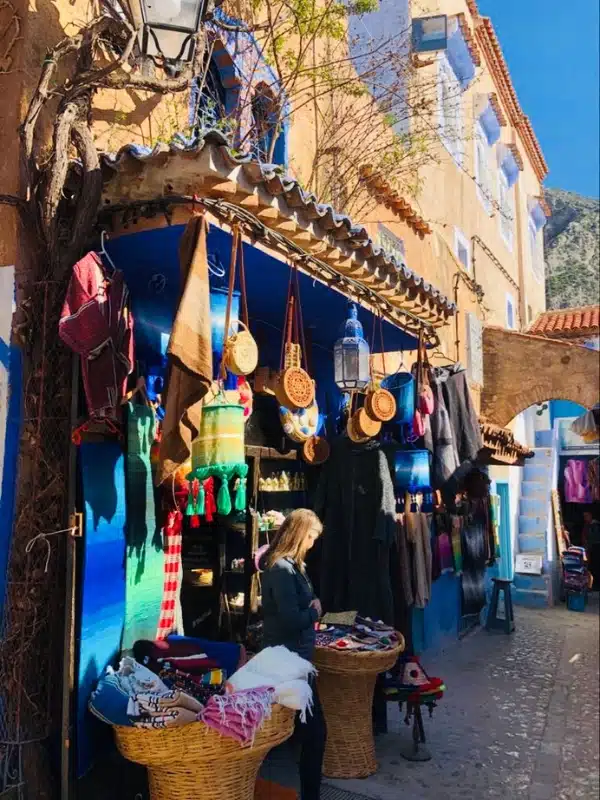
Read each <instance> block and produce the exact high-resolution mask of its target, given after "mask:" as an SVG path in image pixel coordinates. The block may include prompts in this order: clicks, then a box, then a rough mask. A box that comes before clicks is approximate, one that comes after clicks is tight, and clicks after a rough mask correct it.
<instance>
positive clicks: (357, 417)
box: [352, 408, 381, 439]
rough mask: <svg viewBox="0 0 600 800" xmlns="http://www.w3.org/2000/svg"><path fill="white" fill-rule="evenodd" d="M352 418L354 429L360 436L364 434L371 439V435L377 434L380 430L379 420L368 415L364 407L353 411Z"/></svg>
mask: <svg viewBox="0 0 600 800" xmlns="http://www.w3.org/2000/svg"><path fill="white" fill-rule="evenodd" d="M352 418H353V420H354V430H355V431H356V433H357V434H358V436H359V437H361V438H362V437H364V436H366V437H367V439H372V438H373V436H377V434H378V433H380V431H381V422H380V421H379V420H376V419H373V418H372V417H370V416H369V415H368V414H367V410H366V409H365V408H359V409H358V411H355V412H354V414H353V415H352Z"/></svg>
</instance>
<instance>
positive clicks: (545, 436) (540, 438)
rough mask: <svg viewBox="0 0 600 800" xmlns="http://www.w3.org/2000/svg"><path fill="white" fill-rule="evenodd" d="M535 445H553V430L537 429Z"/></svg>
mask: <svg viewBox="0 0 600 800" xmlns="http://www.w3.org/2000/svg"><path fill="white" fill-rule="evenodd" d="M535 446H536V447H552V431H536V432H535Z"/></svg>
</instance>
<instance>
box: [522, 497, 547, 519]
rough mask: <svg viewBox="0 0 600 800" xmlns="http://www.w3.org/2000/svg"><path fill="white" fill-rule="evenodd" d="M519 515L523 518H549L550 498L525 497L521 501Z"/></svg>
mask: <svg viewBox="0 0 600 800" xmlns="http://www.w3.org/2000/svg"><path fill="white" fill-rule="evenodd" d="M519 514H520V516H523V517H547V515H548V498H547V497H543V498H542V497H536V496H535V495H532V496H524V497H521V499H520V500H519Z"/></svg>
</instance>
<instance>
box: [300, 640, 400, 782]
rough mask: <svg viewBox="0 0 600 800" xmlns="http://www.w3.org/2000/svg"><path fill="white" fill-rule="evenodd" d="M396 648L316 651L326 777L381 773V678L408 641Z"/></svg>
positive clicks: (322, 649)
mask: <svg viewBox="0 0 600 800" xmlns="http://www.w3.org/2000/svg"><path fill="white" fill-rule="evenodd" d="M398 636H399V637H400V638H399V642H398V644H397V645H396V647H394V648H393V649H391V650H376V651H367V652H360V651H340V650H334V649H333V648H331V647H317V648H316V649H315V655H314V663H315V666H316V667H317V669H318V670H319V675H318V677H317V685H318V688H319V697H320V698H321V704H322V706H323V713H324V715H325V721H326V723H327V746H326V748H325V760H324V762H323V774H324V775H325V776H326V777H327V778H367V777H368V776H369V775H373V774H374V773H375V772H377V760H376V758H375V740H374V738H373V713H372V709H373V694H374V692H375V681H376V679H377V675H379V673H381V672H386V671H387V670H389V669H391V668H392V667H393V666H394V664H395V663H396V661H397V659H398V656H399V655H400V653H402V651H403V650H404V637H403V636H402V635H401V634H398Z"/></svg>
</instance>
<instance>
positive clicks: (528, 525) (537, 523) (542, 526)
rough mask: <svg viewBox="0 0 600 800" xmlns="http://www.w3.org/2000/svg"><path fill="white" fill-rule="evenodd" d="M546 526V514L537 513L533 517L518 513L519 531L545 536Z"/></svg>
mask: <svg viewBox="0 0 600 800" xmlns="http://www.w3.org/2000/svg"><path fill="white" fill-rule="evenodd" d="M547 528H548V518H547V515H546V514H538V516H535V517H534V516H532V515H531V516H530V515H527V514H521V515H519V533H526V534H532V533H533V534H536V533H539V534H542V535H543V536H545V535H546V530H547Z"/></svg>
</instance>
